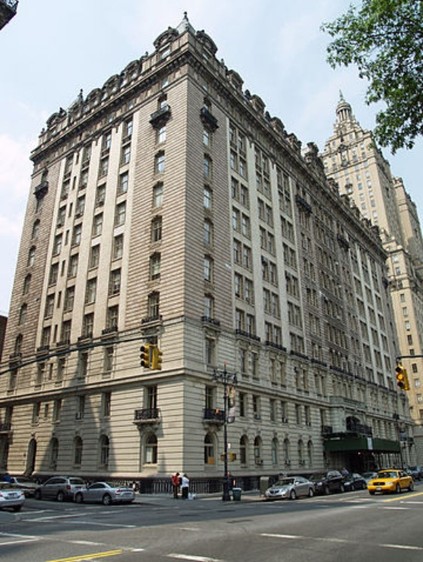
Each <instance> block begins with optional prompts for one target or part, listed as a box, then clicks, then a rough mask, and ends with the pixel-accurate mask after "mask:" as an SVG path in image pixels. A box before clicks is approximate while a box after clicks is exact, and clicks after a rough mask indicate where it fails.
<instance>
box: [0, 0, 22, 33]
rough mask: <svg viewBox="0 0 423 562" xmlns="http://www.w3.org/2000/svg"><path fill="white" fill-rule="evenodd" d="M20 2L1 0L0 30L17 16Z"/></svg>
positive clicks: (16, 0)
mask: <svg viewBox="0 0 423 562" xmlns="http://www.w3.org/2000/svg"><path fill="white" fill-rule="evenodd" d="M17 8H18V0H0V29H2V28H3V27H4V26H5V25H6V24H7V23H9V21H10V20H11V19H12V18H13V17H14V16H15V15H16V10H17Z"/></svg>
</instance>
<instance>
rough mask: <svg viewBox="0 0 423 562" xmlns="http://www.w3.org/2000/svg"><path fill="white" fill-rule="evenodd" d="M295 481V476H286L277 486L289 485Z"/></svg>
mask: <svg viewBox="0 0 423 562" xmlns="http://www.w3.org/2000/svg"><path fill="white" fill-rule="evenodd" d="M293 483H294V479H293V478H284V479H283V480H278V481H277V482H276V484H275V486H289V485H291V484H293Z"/></svg>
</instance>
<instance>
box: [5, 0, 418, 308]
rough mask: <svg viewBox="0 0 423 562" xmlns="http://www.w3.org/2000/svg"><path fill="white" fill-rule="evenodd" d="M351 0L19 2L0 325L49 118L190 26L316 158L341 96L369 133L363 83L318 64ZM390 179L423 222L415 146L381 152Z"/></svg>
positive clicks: (12, 42)
mask: <svg viewBox="0 0 423 562" xmlns="http://www.w3.org/2000/svg"><path fill="white" fill-rule="evenodd" d="M350 3H353V4H360V2H359V1H358V0H355V1H354V0H353V1H351V0H303V1H302V2H301V4H297V3H296V2H292V0H260V1H257V0H254V1H253V0H230V1H228V0H214V1H213V2H210V1H207V0H184V1H182V0H120V1H116V0H90V1H89V2H87V1H86V0H60V2H58V1H57V0H37V1H36V2H35V1H34V0H20V2H19V6H18V13H17V15H16V16H15V17H14V18H13V19H12V20H11V21H10V22H9V24H8V25H6V26H5V27H4V28H3V29H2V30H0V53H1V56H0V76H1V82H0V85H1V87H0V264H1V266H0V268H1V269H0V314H6V315H7V313H8V310H9V303H10V297H11V291H12V285H13V277H14V272H15V267H16V260H17V255H18V249H19V242H20V236H21V230H22V225H23V219H24V215H25V208H26V203H27V198H28V193H29V187H30V178H31V173H32V163H31V161H30V159H29V157H30V152H31V150H32V149H34V148H35V147H36V146H37V143H38V135H39V133H40V131H41V129H42V128H43V127H44V125H45V122H46V120H47V119H48V117H49V116H50V115H51V114H52V113H54V112H56V111H57V110H58V109H59V107H63V108H65V109H66V108H67V107H69V106H70V105H71V104H72V102H73V101H74V100H75V98H76V97H77V95H78V93H79V91H80V90H81V89H82V90H83V92H84V95H87V94H88V93H89V92H90V91H91V90H92V89H93V88H97V87H102V85H103V84H104V83H105V82H106V80H107V79H108V78H109V77H110V76H112V75H113V74H117V73H120V72H121V71H122V70H123V69H124V68H125V67H126V65H127V64H128V63H129V62H131V61H132V60H135V59H138V58H139V57H141V56H142V55H143V54H144V53H145V52H147V51H148V52H150V53H151V52H152V51H153V50H154V46H153V42H154V40H155V39H156V38H157V37H158V36H159V35H160V33H162V32H163V31H165V30H166V29H167V28H168V27H177V26H178V24H179V23H180V22H181V20H182V18H183V14H184V12H185V11H186V12H187V13H188V18H189V21H190V23H191V24H192V26H193V27H194V28H195V29H196V30H204V31H205V32H206V33H207V34H208V35H210V37H211V38H212V39H213V41H214V42H215V43H216V45H217V47H218V51H217V54H216V56H217V57H218V58H219V60H221V59H223V60H224V61H225V64H226V66H227V67H228V68H229V69H233V70H235V71H237V72H238V73H239V74H240V75H241V77H242V78H243V80H244V89H248V90H249V91H250V92H251V93H252V94H257V95H259V96H260V97H261V98H262V99H263V101H264V103H265V104H266V110H267V111H269V113H270V114H271V115H272V116H277V117H279V118H280V119H281V120H282V122H283V123H284V124H285V127H286V130H287V131H288V132H293V133H295V134H296V135H297V137H298V138H299V139H300V140H301V141H302V142H303V144H306V143H307V142H310V141H313V142H315V143H316V144H317V145H318V147H319V148H320V149H321V150H323V148H324V144H325V142H326V140H327V139H328V137H329V136H330V135H331V134H332V131H333V125H334V122H335V109H336V105H337V103H338V101H339V92H340V91H342V94H343V96H344V98H345V99H346V100H347V101H348V102H349V103H350V104H351V106H352V109H353V113H354V115H355V116H356V118H357V120H358V121H359V122H360V124H361V125H362V127H363V128H365V129H373V128H374V126H375V115H376V113H377V111H378V107H376V106H374V105H373V106H367V105H366V104H365V102H364V97H365V92H366V88H367V85H366V82H364V81H363V80H360V79H359V78H358V74H357V72H356V69H355V68H354V67H351V68H338V69H336V70H333V69H332V68H331V67H330V66H329V65H328V64H327V62H326V47H327V45H328V44H329V42H330V37H329V36H328V35H327V34H325V33H324V32H322V31H321V30H320V27H321V24H322V23H323V22H328V21H332V20H334V19H335V18H336V17H339V16H340V15H341V14H342V13H344V12H345V11H346V10H347V8H348V6H349V4H350ZM383 153H384V155H385V157H386V158H387V159H388V161H389V162H390V164H391V171H392V173H393V174H394V175H395V176H399V177H402V178H403V180H404V182H405V186H406V189H407V191H408V192H409V194H410V196H411V198H412V199H413V201H414V202H415V203H416V205H417V209H418V211H419V216H421V214H420V213H421V212H422V211H423V190H421V189H420V185H419V183H420V182H419V179H418V178H420V174H419V172H420V166H419V164H418V161H419V160H420V161H421V157H422V154H423V141H422V140H420V141H419V142H418V143H416V145H415V147H414V149H413V150H412V151H405V150H403V151H399V152H398V153H397V154H396V155H395V156H393V155H391V154H390V153H389V151H388V150H386V149H384V151H383Z"/></svg>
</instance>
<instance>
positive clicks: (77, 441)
mask: <svg viewBox="0 0 423 562" xmlns="http://www.w3.org/2000/svg"><path fill="white" fill-rule="evenodd" d="M82 449H83V443H82V439H81V438H80V437H79V435H77V436H76V437H75V438H74V440H73V464H74V465H75V466H81V464H82Z"/></svg>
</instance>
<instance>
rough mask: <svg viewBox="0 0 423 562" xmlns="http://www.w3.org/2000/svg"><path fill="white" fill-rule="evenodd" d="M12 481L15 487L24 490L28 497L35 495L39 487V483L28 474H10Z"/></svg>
mask: <svg viewBox="0 0 423 562" xmlns="http://www.w3.org/2000/svg"><path fill="white" fill-rule="evenodd" d="M10 481H11V483H12V484H13V486H14V488H19V490H22V491H23V493H24V494H25V497H26V498H27V497H29V496H33V495H34V493H35V490H36V489H37V488H38V484H37V483H36V482H35V481H34V480H31V479H30V478H27V477H26V476H10Z"/></svg>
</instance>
